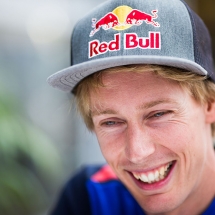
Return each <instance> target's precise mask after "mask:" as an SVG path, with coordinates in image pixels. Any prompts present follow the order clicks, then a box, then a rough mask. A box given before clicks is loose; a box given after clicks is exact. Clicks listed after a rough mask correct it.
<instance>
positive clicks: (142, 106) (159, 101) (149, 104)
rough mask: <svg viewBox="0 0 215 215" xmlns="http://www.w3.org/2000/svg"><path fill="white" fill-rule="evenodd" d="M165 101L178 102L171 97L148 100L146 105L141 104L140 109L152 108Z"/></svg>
mask: <svg viewBox="0 0 215 215" xmlns="http://www.w3.org/2000/svg"><path fill="white" fill-rule="evenodd" d="M163 103H170V104H178V103H177V102H175V101H173V100H171V99H161V100H157V101H152V102H148V103H146V104H144V105H140V106H139V107H138V109H141V110H142V109H149V108H152V107H154V106H156V105H159V104H163Z"/></svg>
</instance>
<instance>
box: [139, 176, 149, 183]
mask: <svg viewBox="0 0 215 215" xmlns="http://www.w3.org/2000/svg"><path fill="white" fill-rule="evenodd" d="M140 180H141V181H143V182H149V180H148V177H147V176H146V175H145V174H142V175H141V178H140Z"/></svg>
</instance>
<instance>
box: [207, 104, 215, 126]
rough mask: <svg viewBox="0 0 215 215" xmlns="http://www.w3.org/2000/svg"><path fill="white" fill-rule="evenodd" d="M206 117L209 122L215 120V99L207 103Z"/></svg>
mask: <svg viewBox="0 0 215 215" xmlns="http://www.w3.org/2000/svg"><path fill="white" fill-rule="evenodd" d="M205 118H206V122H207V123H210V124H211V123H214V122H215V101H212V102H207V103H206V104H205Z"/></svg>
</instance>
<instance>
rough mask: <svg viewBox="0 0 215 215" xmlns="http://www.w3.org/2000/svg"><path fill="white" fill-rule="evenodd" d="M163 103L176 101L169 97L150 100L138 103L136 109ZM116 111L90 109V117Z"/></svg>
mask: <svg viewBox="0 0 215 215" xmlns="http://www.w3.org/2000/svg"><path fill="white" fill-rule="evenodd" d="M163 103H170V104H178V103H177V102H175V101H173V100H171V99H162V100H156V101H151V102H148V103H146V104H143V105H140V106H139V107H138V108H137V109H138V110H143V109H149V108H152V107H154V106H156V105H159V104H163ZM117 113H118V112H117V111H115V110H113V109H109V108H108V109H104V110H99V109H96V110H93V111H91V117H93V116H99V115H105V114H117Z"/></svg>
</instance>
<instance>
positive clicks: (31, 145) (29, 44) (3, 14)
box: [0, 0, 215, 215]
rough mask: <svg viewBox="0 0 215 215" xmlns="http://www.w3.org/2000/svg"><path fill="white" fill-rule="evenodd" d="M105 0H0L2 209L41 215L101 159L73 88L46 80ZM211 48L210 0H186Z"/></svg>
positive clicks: (213, 20) (214, 19)
mask: <svg viewBox="0 0 215 215" xmlns="http://www.w3.org/2000/svg"><path fill="white" fill-rule="evenodd" d="M103 1H104V0H102V1H101V0H79V1H75V0H43V1H41V0H19V1H17V0H7V1H4V0H0V65H1V67H0V68H1V69H0V74H1V78H0V214H2V215H3V214H4V215H13V214H14V215H15V214H16V215H45V214H47V211H49V210H50V208H51V207H52V206H53V204H54V203H55V201H56V198H57V196H58V194H59V192H60V189H61V188H62V186H63V184H64V183H65V182H66V181H67V180H68V178H69V177H70V176H71V175H72V174H73V173H74V171H75V170H76V169H78V168H79V167H80V166H82V165H84V164H89V163H93V164H94V163H103V162H104V160H103V158H102V155H101V153H100V151H99V147H98V145H97V142H96V138H95V136H94V135H93V134H92V133H90V132H88V131H87V129H86V127H85V126H84V124H83V122H82V120H81V119H80V117H79V116H78V115H77V114H76V110H75V107H74V106H75V105H74V104H73V102H72V95H70V94H66V93H64V92H61V91H59V90H56V89H53V88H51V87H50V86H48V84H47V83H46V79H47V77H48V76H49V75H51V74H53V73H54V72H57V71H59V70H61V69H63V68H66V67H68V66H69V65H70V36H71V32H72V29H73V27H74V24H75V23H76V22H77V21H78V20H79V19H80V18H81V17H82V16H83V15H84V14H86V13H88V11H89V10H90V9H92V8H94V7H95V6H96V5H98V4H99V3H101V2H103ZM187 3H188V4H189V5H190V6H191V8H193V10H195V11H196V12H197V13H198V14H199V15H200V16H201V17H202V19H203V20H204V21H205V23H206V25H207V26H208V28H209V30H210V33H211V36H212V38H213V50H215V42H214V41H215V1H214V0H204V1H203V0H187Z"/></svg>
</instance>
